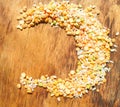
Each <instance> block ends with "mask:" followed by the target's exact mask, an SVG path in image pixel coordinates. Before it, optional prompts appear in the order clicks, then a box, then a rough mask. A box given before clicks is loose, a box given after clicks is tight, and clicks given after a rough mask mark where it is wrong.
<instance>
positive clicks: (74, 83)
mask: <svg viewBox="0 0 120 107" xmlns="http://www.w3.org/2000/svg"><path fill="white" fill-rule="evenodd" d="M94 10H95V6H89V7H87V8H85V9H83V8H82V6H81V5H80V4H79V5H77V4H73V3H69V1H62V2H55V1H51V2H50V3H49V4H47V5H46V4H42V3H39V4H38V5H36V4H34V5H33V7H32V8H31V9H27V8H26V7H24V8H23V9H22V10H21V11H20V16H19V17H18V18H17V20H18V23H19V24H18V25H17V28H18V29H20V30H23V29H26V28H30V27H34V26H35V25H38V24H40V23H49V24H51V26H58V27H61V28H63V29H64V30H65V31H66V34H67V35H72V36H73V37H74V39H75V41H76V54H77V59H78V61H77V67H76V69H75V70H71V71H70V72H69V74H68V77H67V78H65V79H64V80H63V79H61V78H59V77H57V76H55V75H52V76H47V75H45V76H44V75H43V76H41V77H40V78H39V79H33V78H32V77H29V76H27V75H26V74H25V73H24V72H23V73H22V74H21V76H20V84H17V87H18V88H21V86H24V87H25V88H26V90H27V92H28V93H32V92H33V91H34V88H36V87H37V86H39V87H44V88H46V89H47V91H48V92H50V94H51V96H56V97H58V99H59V101H60V98H59V96H64V97H68V98H73V97H82V96H83V95H84V94H85V93H88V91H89V90H96V86H97V85H100V84H103V83H104V82H106V78H105V76H106V73H107V72H108V71H110V68H108V67H107V66H106V63H107V62H112V61H111V60H110V52H113V51H116V49H112V48H113V47H114V45H113V43H114V42H115V40H114V39H111V38H109V29H108V28H106V27H104V26H103V25H102V24H101V23H100V21H99V20H98V19H97V13H95V12H94Z"/></svg>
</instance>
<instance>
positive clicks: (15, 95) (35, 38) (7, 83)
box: [0, 0, 120, 107]
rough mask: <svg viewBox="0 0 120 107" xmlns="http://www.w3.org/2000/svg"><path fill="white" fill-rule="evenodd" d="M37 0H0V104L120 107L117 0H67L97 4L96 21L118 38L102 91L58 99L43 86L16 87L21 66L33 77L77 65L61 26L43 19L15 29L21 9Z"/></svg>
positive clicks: (10, 106)
mask: <svg viewBox="0 0 120 107" xmlns="http://www.w3.org/2000/svg"><path fill="white" fill-rule="evenodd" d="M38 2H39V0H0V107H120V36H115V33H116V32H118V31H119V32H120V0H98V1H96V0H71V2H74V3H79V2H80V3H81V4H82V5H83V6H84V7H85V6H88V5H90V4H94V5H96V6H97V7H98V9H100V13H101V14H100V16H99V19H100V21H101V22H102V23H103V24H104V25H105V26H107V27H109V28H110V29H111V32H110V36H111V37H112V38H113V37H115V38H116V44H117V45H118V48H117V52H116V53H112V54H111V59H112V60H114V61H115V63H114V64H113V65H111V68H112V70H111V72H110V73H108V74H107V77H106V78H107V82H106V84H104V85H101V86H100V92H89V94H87V95H84V96H83V98H76V99H68V98H62V99H61V102H58V101H57V100H56V98H55V97H50V95H49V93H47V92H46V90H45V89H42V88H37V89H35V92H34V93H33V94H32V95H30V94H27V93H26V91H25V90H24V89H22V90H18V89H17V88H16V84H17V83H18V82H19V76H20V74H21V72H23V71H24V72H26V73H27V74H28V75H30V76H32V77H33V78H39V77H40V76H41V75H45V74H48V75H53V74H55V75H57V76H59V77H61V78H65V77H66V76H67V73H68V72H69V70H70V69H75V67H76V61H77V59H76V53H75V42H74V39H73V37H70V36H66V34H65V31H64V30H62V29H61V28H52V27H50V25H48V24H41V25H38V26H36V27H34V28H30V29H26V30H23V31H19V30H17V29H16V25H17V20H16V17H17V16H18V15H19V10H20V9H21V8H22V7H23V6H25V5H26V6H27V7H31V6H32V4H33V3H38ZM42 2H43V3H48V2H49V0H42Z"/></svg>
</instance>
